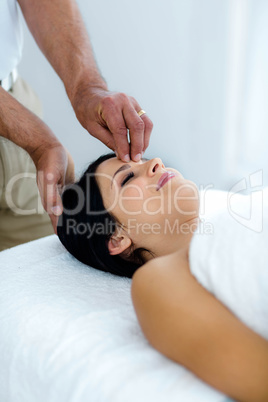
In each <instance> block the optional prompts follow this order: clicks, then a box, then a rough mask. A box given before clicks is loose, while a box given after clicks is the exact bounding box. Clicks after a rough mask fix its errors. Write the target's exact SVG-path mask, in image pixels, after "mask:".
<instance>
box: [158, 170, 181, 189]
mask: <svg viewBox="0 0 268 402" xmlns="http://www.w3.org/2000/svg"><path fill="white" fill-rule="evenodd" d="M175 176H176V175H175V173H173V172H165V173H163V174H162V176H161V177H160V179H159V180H158V183H157V189H156V191H158V190H159V189H160V188H161V187H163V185H164V184H166V182H167V181H168V180H169V179H171V178H172V177H175Z"/></svg>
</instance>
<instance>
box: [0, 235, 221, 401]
mask: <svg viewBox="0 0 268 402" xmlns="http://www.w3.org/2000/svg"><path fill="white" fill-rule="evenodd" d="M130 284H131V280H130V279H127V278H120V277H115V276H113V275H110V274H106V273H103V272H100V271H97V270H95V269H93V268H89V267H87V266H85V265H83V264H81V263H79V262H78V261H76V260H75V259H74V258H73V257H71V256H70V255H69V254H68V253H67V252H66V251H65V249H64V248H63V246H62V245H61V244H60V242H59V240H58V238H57V237H56V236H49V237H47V238H44V239H40V240H37V241H34V242H30V243H27V244H25V245H21V246H18V247H15V248H13V249H10V250H6V251H3V252H1V253H0V356H1V359H0V400H1V402H37V401H38V402H67V401H68V402H126V401H128V402H137V401H141V402H143V401H144V402H145V401H146V402H148V401H149V402H151V401H152V402H162V401H164V402H167V401H168V402H173V401H174V402H175V401H176V402H178V401H183V402H195V401H196V402H202V401H204V402H222V401H226V400H227V398H226V397H225V396H224V395H222V394H220V393H219V392H217V391H215V390H213V389H212V388H210V387H209V386H207V385H206V384H204V383H203V382H201V381H200V380H199V379H197V378H196V377H195V376H194V375H192V374H191V373H190V372H188V371H187V370H186V369H184V368H183V367H181V366H179V365H178V364H176V363H174V362H172V361H171V360H169V359H167V358H166V357H164V356H163V355H161V354H160V353H158V352H157V351H156V350H154V349H153V348H152V347H151V346H150V345H149V344H148V342H147V340H146V339H145V338H144V336H143V334H142V332H141V330H140V327H139V324H138V322H137V319H136V316H135V312H134V309H133V307H132V303H131V296H130Z"/></svg>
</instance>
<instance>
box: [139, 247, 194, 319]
mask: <svg viewBox="0 0 268 402" xmlns="http://www.w3.org/2000/svg"><path fill="white" fill-rule="evenodd" d="M196 284H197V281H196V279H195V278H194V276H193V275H192V274H191V272H190V268H189V262H188V257H187V254H186V253H184V252H175V253H172V254H169V255H166V256H163V257H158V258H155V259H152V260H150V261H148V262H147V263H146V264H144V265H143V266H142V267H141V268H139V269H138V270H137V271H136V272H135V274H134V275H133V278H132V286H131V295H132V300H133V304H134V307H135V309H136V311H137V310H140V309H144V307H145V304H151V303H154V302H156V299H157V301H158V303H161V301H162V302H164V301H166V302H167V301H169V302H170V303H173V302H175V300H176V303H177V304H178V303H180V301H181V302H183V301H184V300H185V297H186V295H187V292H188V295H187V297H188V296H189V292H190V291H191V293H192V290H193V287H195V285H196Z"/></svg>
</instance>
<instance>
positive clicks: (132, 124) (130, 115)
mask: <svg viewBox="0 0 268 402" xmlns="http://www.w3.org/2000/svg"><path fill="white" fill-rule="evenodd" d="M123 114H124V119H125V122H126V125H127V127H128V129H129V137H130V149H131V159H132V160H133V161H135V162H138V161H139V160H140V159H141V157H142V151H143V141H144V130H145V124H144V121H143V120H142V118H141V117H140V116H139V115H138V113H137V111H136V110H135V109H134V107H133V106H132V105H131V106H130V107H125V108H124V110H123Z"/></svg>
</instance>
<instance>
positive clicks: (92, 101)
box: [18, 0, 153, 161]
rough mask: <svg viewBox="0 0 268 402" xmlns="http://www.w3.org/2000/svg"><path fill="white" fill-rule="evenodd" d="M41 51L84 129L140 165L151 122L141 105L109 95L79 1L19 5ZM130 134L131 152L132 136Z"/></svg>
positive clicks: (22, 2)
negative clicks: (64, 90)
mask: <svg viewBox="0 0 268 402" xmlns="http://www.w3.org/2000/svg"><path fill="white" fill-rule="evenodd" d="M18 2H19V4H20V7H21V10H22V13H23V15H24V17H25V20H26V22H27V25H28V27H29V29H30V31H31V32H32V34H33V36H34V38H35V40H36V42H37V44H38V46H39V48H40V49H41V50H42V52H43V53H44V55H45V57H46V58H47V59H48V61H49V62H50V64H51V65H52V67H53V68H54V70H55V71H56V73H57V74H58V76H59V77H60V78H61V80H62V81H63V83H64V86H65V89H66V92H67V95H68V97H69V99H70V101H71V103H72V105H73V108H74V111H75V113H76V116H77V118H78V120H79V121H80V123H81V124H82V126H83V127H84V128H85V129H86V130H88V131H89V133H90V134H91V135H93V136H94V137H96V138H98V139H99V140H100V141H102V142H103V143H104V144H105V145H107V146H108V147H109V148H111V149H113V150H114V151H116V152H117V154H118V156H119V158H120V159H122V160H124V161H127V160H128V158H127V157H126V155H130V157H131V159H133V160H139V159H140V156H138V157H136V155H139V154H142V152H143V151H145V149H146V148H147V147H148V144H149V138H150V134H151V131H152V127H153V125H152V122H151V120H150V119H149V118H148V116H147V115H146V114H144V115H142V116H141V117H139V116H138V112H139V111H140V110H141V107H140V105H139V104H138V102H137V101H136V100H135V99H134V98H132V97H129V96H127V95H125V94H122V93H115V92H109V91H108V89H107V86H106V83H105V81H104V80H103V78H102V76H101V74H100V72H99V70H98V67H97V65H96V62H95V59H94V55H93V52H92V47H91V43H90V40H89V37H88V34H87V31H86V27H85V24H84V22H83V19H82V17H81V14H80V11H79V8H78V5H77V3H76V1H75V0H57V1H54V0H39V1H35V0H18ZM128 130H129V135H130V146H129V143H128V136H127V132H128Z"/></svg>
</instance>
